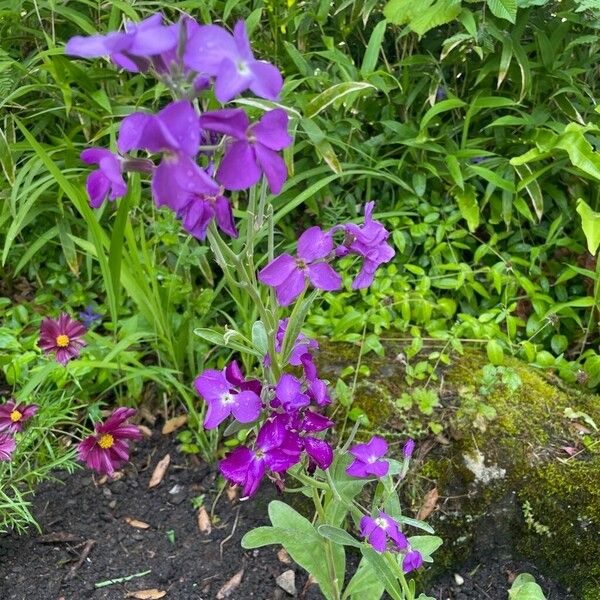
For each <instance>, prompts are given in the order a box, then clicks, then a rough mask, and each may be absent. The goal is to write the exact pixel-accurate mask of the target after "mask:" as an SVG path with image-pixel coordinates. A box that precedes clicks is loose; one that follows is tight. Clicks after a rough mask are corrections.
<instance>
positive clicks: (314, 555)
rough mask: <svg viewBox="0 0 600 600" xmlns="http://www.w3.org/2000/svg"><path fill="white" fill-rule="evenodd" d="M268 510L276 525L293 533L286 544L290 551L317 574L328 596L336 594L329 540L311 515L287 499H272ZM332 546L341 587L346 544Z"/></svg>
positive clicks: (301, 563)
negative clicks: (302, 512) (332, 576)
mask: <svg viewBox="0 0 600 600" xmlns="http://www.w3.org/2000/svg"><path fill="white" fill-rule="evenodd" d="M268 510H269V518H270V519H271V523H273V525H274V526H275V527H276V528H279V529H282V530H284V531H287V532H288V533H289V534H290V537H291V539H288V540H287V541H286V543H285V544H284V547H285V549H286V550H287V551H288V553H289V555H290V556H291V557H292V559H293V560H294V561H295V562H297V563H298V564H299V565H300V566H301V567H303V568H304V569H306V570H307V571H308V572H309V573H311V574H312V575H314V577H315V578H316V580H317V582H318V583H319V586H320V587H321V591H322V592H323V594H324V595H325V597H326V598H328V599H329V598H333V595H334V594H333V587H332V582H331V581H330V577H329V573H328V569H327V558H326V552H325V544H326V543H328V542H326V541H325V540H324V539H323V538H322V537H321V536H320V535H319V534H318V533H317V530H316V529H315V528H314V527H313V525H312V523H311V522H310V521H309V520H308V519H306V518H305V517H303V516H302V515H301V514H300V513H299V512H298V511H296V510H294V509H293V508H292V507H291V506H288V505H287V504H285V502H280V501H279V500H273V501H272V502H270V503H269V509H268ZM331 550H332V552H333V560H334V563H335V565H336V576H337V579H338V584H339V586H340V587H341V585H342V584H343V581H344V567H345V555H344V547H343V546H339V545H337V544H332V545H331Z"/></svg>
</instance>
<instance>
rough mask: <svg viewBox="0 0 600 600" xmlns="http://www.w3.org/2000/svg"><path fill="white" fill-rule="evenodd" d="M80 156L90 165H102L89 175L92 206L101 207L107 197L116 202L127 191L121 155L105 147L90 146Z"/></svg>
mask: <svg viewBox="0 0 600 600" xmlns="http://www.w3.org/2000/svg"><path fill="white" fill-rule="evenodd" d="M80 158H81V160H82V161H83V162H85V163H87V164H88V165H91V164H95V165H98V166H99V167H100V168H99V169H96V170H95V171H92V172H91V173H90V174H89V175H88V177H87V181H86V184H85V187H86V190H87V193H88V196H89V197H90V206H91V207H92V208H99V207H100V206H101V205H102V203H103V202H104V201H105V200H107V199H108V200H110V201H111V202H114V201H115V200H116V199H117V198H122V197H123V196H124V195H125V194H126V193H127V184H126V183H125V180H124V179H123V175H122V168H121V166H122V159H121V157H120V156H117V155H116V154H113V153H112V152H111V151H110V150H106V149H105V148H88V149H87V150H84V151H83V152H82V153H81V155H80Z"/></svg>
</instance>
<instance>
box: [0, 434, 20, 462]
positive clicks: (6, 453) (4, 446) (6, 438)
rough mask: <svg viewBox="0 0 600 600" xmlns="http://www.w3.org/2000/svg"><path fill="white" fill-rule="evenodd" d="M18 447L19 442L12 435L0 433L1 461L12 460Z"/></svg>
mask: <svg viewBox="0 0 600 600" xmlns="http://www.w3.org/2000/svg"><path fill="white" fill-rule="evenodd" d="M16 447H17V442H16V441H15V438H14V437H13V436H12V435H10V434H9V433H0V461H7V460H10V459H11V458H12V453H13V452H14V451H15V448H16Z"/></svg>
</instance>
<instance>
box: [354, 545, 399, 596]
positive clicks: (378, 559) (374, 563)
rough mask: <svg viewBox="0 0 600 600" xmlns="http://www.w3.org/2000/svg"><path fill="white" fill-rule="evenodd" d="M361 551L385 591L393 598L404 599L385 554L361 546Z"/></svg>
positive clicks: (395, 574)
mask: <svg viewBox="0 0 600 600" xmlns="http://www.w3.org/2000/svg"><path fill="white" fill-rule="evenodd" d="M361 552H362V555H363V556H364V557H365V559H366V560H367V561H368V563H369V565H371V568H372V569H373V570H374V571H375V572H376V573H377V575H378V577H379V579H380V580H381V582H382V583H383V585H384V586H385V590H386V591H387V593H388V594H389V595H390V596H391V597H392V598H393V599H394V600H404V594H403V593H402V590H401V589H400V584H399V583H398V577H397V573H396V572H395V571H394V570H393V569H392V567H391V566H390V564H389V563H388V562H387V561H386V556H387V554H379V552H375V550H371V548H367V547H363V548H362V549H361Z"/></svg>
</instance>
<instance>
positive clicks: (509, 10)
mask: <svg viewBox="0 0 600 600" xmlns="http://www.w3.org/2000/svg"><path fill="white" fill-rule="evenodd" d="M487 5H488V6H489V8H490V10H491V11H492V13H493V14H494V15H496V16H497V17H499V18H500V19H506V20H507V21H510V22H511V23H514V22H515V19H516V17H517V0H487Z"/></svg>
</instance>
